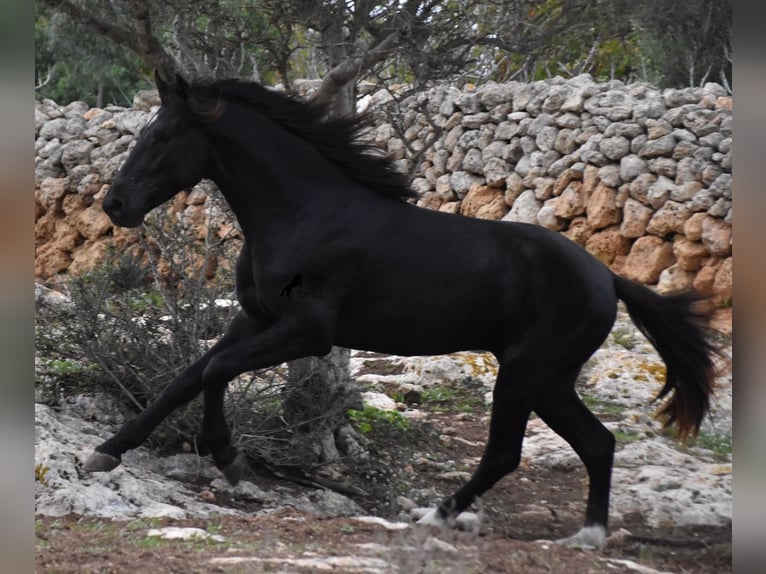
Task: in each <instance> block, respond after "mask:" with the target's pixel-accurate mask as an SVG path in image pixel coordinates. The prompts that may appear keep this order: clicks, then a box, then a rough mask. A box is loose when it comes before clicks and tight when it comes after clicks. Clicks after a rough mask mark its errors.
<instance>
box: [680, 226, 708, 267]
mask: <svg viewBox="0 0 766 574" xmlns="http://www.w3.org/2000/svg"><path fill="white" fill-rule="evenodd" d="M673 255H674V256H675V258H676V261H677V262H678V266H679V267H680V268H681V269H683V270H684V271H697V270H698V269H699V268H700V267H701V266H702V261H703V260H704V259H705V258H706V257H708V251H707V248H706V247H705V246H704V245H702V243H699V242H697V241H689V240H688V239H687V238H686V237H684V236H683V235H677V236H676V238H675V240H674V241H673Z"/></svg>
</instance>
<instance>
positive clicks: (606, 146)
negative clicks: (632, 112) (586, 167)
mask: <svg viewBox="0 0 766 574" xmlns="http://www.w3.org/2000/svg"><path fill="white" fill-rule="evenodd" d="M599 151H600V152H601V153H602V154H604V156H606V157H607V158H609V159H611V160H614V161H618V160H620V159H622V158H623V157H625V156H626V155H628V153H629V151H630V141H629V140H628V139H627V138H625V137H624V136H621V135H619V136H614V137H604V139H602V140H601V142H600V143H599Z"/></svg>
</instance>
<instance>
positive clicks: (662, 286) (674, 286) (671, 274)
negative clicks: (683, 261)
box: [657, 263, 694, 294]
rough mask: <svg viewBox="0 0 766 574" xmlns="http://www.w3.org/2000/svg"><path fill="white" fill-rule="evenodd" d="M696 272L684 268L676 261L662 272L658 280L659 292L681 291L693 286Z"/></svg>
mask: <svg viewBox="0 0 766 574" xmlns="http://www.w3.org/2000/svg"><path fill="white" fill-rule="evenodd" d="M693 283H694V272H693V271H687V270H685V269H682V268H681V266H680V265H678V263H674V264H673V265H671V266H670V267H668V268H667V269H664V270H663V271H662V273H660V278H659V280H658V282H657V292H658V293H662V294H665V293H681V292H684V291H688V290H689V289H691V288H692V284H693Z"/></svg>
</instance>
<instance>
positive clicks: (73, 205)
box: [35, 75, 732, 305]
mask: <svg viewBox="0 0 766 574" xmlns="http://www.w3.org/2000/svg"><path fill="white" fill-rule="evenodd" d="M371 99H372V100H375V94H373V95H372V96H371ZM386 99H388V98H380V101H382V102H385V100H386ZM372 100H371V101H372ZM375 101H377V100H375ZM158 104H159V102H158V101H157V97H156V94H152V93H151V92H149V93H146V92H142V93H139V94H138V95H137V96H136V98H135V99H134V106H133V109H126V108H121V107H117V106H108V107H106V108H104V109H96V108H93V109H89V108H88V106H87V105H86V104H84V103H82V102H74V103H72V104H69V105H67V106H59V105H56V104H55V103H54V102H52V101H50V100H44V101H43V102H36V103H35V151H36V158H35V220H36V230H35V231H36V246H37V251H36V259H35V261H36V267H35V271H36V276H37V277H38V278H41V279H48V278H50V277H51V276H54V275H55V274H57V273H62V272H70V273H80V272H82V271H84V270H86V269H88V268H90V267H92V266H93V265H94V264H95V263H97V262H98V261H100V260H101V259H102V258H103V253H104V250H105V247H106V245H114V246H116V247H118V248H123V247H124V246H125V245H128V244H130V243H132V242H135V241H136V235H135V234H134V233H133V232H132V231H130V230H125V229H121V228H113V227H112V225H111V222H110V221H109V219H108V217H106V215H105V214H104V213H103V211H102V209H101V201H102V199H103V197H104V194H105V193H106V190H107V189H108V185H109V183H111V181H112V179H113V177H114V175H115V173H116V172H117V170H118V169H119V167H120V165H121V164H122V162H123V161H124V160H125V158H126V157H127V153H128V150H129V148H130V145H131V143H132V142H133V141H134V140H135V138H136V136H137V134H138V133H139V131H140V130H141V128H142V127H143V125H144V124H145V123H146V121H147V120H148V119H149V117H150V115H151V113H153V112H154V111H155V110H156V107H157V106H158ZM383 105H385V104H383ZM389 105H390V104H389ZM401 106H402V107H401V109H402V110H403V112H401V113H398V114H397V115H398V116H399V117H400V118H401V120H402V124H401V126H397V128H396V129H395V128H394V126H392V125H391V124H389V123H379V124H378V125H377V127H376V129H375V131H374V137H375V142H376V144H377V145H378V146H379V147H381V148H382V149H384V150H385V151H386V152H387V153H389V154H390V155H391V156H392V157H393V158H394V159H395V160H396V161H397V163H398V164H399V165H400V167H401V169H403V170H407V169H409V167H410V162H411V158H412V157H413V156H414V155H416V156H419V157H422V159H423V161H422V162H421V163H420V165H419V166H418V170H417V172H416V177H415V179H414V181H413V187H414V188H415V189H416V190H417V191H419V192H420V193H421V194H422V195H421V199H420V201H419V205H421V206H422V207H426V208H430V209H439V210H442V211H447V212H451V213H460V214H463V215H466V216H469V217H479V218H485V219H496V220H500V219H502V220H506V221H520V222H527V223H532V224H536V225H542V226H544V227H547V228H549V229H552V230H555V231H557V232H560V233H563V234H564V235H566V236H567V237H569V238H570V239H572V240H573V241H576V242H577V243H579V244H581V245H583V246H584V247H585V248H586V249H588V250H589V251H590V252H591V253H593V254H594V255H596V257H598V258H599V259H601V260H602V261H604V263H606V264H607V265H609V266H610V267H611V268H612V269H613V270H615V271H616V272H618V273H621V274H623V275H626V276H628V277H630V278H632V279H634V280H637V281H640V282H643V283H647V284H656V285H657V286H658V289H659V290H660V291H664V292H666V291H675V290H680V289H686V288H689V287H693V288H696V289H697V290H698V291H700V292H701V293H702V294H704V295H706V296H714V300H715V302H716V304H718V305H727V304H729V303H730V301H731V268H732V259H731V221H732V210H731V165H732V118H731V98H730V97H729V96H728V95H727V94H726V91H725V90H724V89H723V88H722V87H721V86H719V85H717V84H706V85H705V86H704V87H702V88H689V89H681V90H665V91H659V90H658V89H656V88H654V87H653V86H651V85H648V84H623V83H622V82H619V81H613V82H608V83H595V82H594V81H593V80H592V78H591V77H590V76H588V75H583V76H578V77H576V78H574V79H571V80H567V81H565V80H562V79H560V78H554V79H551V80H546V81H540V82H534V83H531V84H521V83H514V82H510V83H506V84H487V85H484V86H480V87H473V86H466V87H465V88H464V89H458V88H456V87H454V86H449V85H441V86H437V87H435V88H433V89H431V90H429V91H426V92H421V93H418V94H415V95H413V96H410V97H409V98H407V99H406V100H404V102H403V103H402V104H401ZM399 133H401V134H402V135H403V139H402V138H400V137H398V136H397V134H399ZM170 210H171V212H173V213H175V214H176V216H177V217H178V218H179V219H181V220H183V221H185V222H187V223H189V224H191V225H195V226H198V227H199V229H200V236H204V235H205V231H206V222H208V221H210V217H211V214H212V216H213V218H214V219H215V221H216V223H217V224H218V225H220V229H221V233H224V234H226V235H227V236H231V237H232V238H234V239H235V240H237V238H238V234H237V231H236V229H235V228H233V222H231V221H228V222H227V221H225V219H224V216H223V214H222V213H220V211H218V212H216V213H213V211H214V210H215V206H214V205H211V202H210V201H209V200H208V195H207V192H206V190H205V187H204V186H198V187H197V188H195V189H194V190H193V191H192V192H191V193H189V194H186V193H182V194H179V196H177V197H176V199H175V200H174V201H173V202H172V204H171V207H170Z"/></svg>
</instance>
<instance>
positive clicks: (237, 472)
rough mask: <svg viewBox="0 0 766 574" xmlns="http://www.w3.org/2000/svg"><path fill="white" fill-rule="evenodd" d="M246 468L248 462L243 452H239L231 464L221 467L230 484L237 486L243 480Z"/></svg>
mask: <svg viewBox="0 0 766 574" xmlns="http://www.w3.org/2000/svg"><path fill="white" fill-rule="evenodd" d="M246 468H247V462H246V461H245V457H243V456H242V455H241V454H238V455H237V456H236V457H235V458H234V461H233V462H232V463H231V464H230V465H229V466H227V467H226V468H222V469H221V472H222V473H223V475H224V476H225V477H226V480H227V481H228V482H229V484H230V485H232V486H237V484H239V481H240V480H242V477H243V476H244V475H245V469H246Z"/></svg>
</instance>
